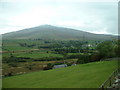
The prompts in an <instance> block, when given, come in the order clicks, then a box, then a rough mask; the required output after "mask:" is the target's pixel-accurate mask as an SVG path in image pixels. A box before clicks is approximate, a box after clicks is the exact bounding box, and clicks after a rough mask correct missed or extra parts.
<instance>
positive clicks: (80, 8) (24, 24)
mask: <svg viewBox="0 0 120 90" xmlns="http://www.w3.org/2000/svg"><path fill="white" fill-rule="evenodd" d="M13 1H14V0H12V1H11V0H2V1H1V2H2V6H0V8H2V9H3V10H0V12H2V14H1V16H0V24H1V25H0V31H2V33H5V32H9V31H15V30H20V29H23V28H29V27H34V26H38V25H42V24H51V25H56V26H64V27H70V28H75V29H78V30H84V31H88V32H93V33H103V34H110V33H111V34H117V33H118V32H117V26H118V25H117V19H118V18H117V3H116V2H114V3H113V2H112V3H111V1H113V0H109V2H107V3H106V2H82V1H79V0H69V2H68V0H64V1H63V0H60V1H58V0H53V1H54V2H53V1H49V0H35V1H34V0H29V1H28V0H24V1H23V0H15V1H14V2H13ZM105 1H108V0H105ZM114 1H117V0H114ZM28 2H29V3H28ZM5 30H6V31H5ZM3 31H4V32H3Z"/></svg>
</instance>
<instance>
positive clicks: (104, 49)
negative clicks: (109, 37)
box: [96, 41, 115, 58]
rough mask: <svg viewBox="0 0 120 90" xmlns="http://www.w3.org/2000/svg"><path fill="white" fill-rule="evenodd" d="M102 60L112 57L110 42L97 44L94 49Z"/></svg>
mask: <svg viewBox="0 0 120 90" xmlns="http://www.w3.org/2000/svg"><path fill="white" fill-rule="evenodd" d="M96 49H97V50H98V51H99V53H100V56H101V57H102V58H106V57H113V56H114V55H115V53H114V44H113V43H112V42H111V41H104V42H102V43H100V44H98V46H97V48H96Z"/></svg>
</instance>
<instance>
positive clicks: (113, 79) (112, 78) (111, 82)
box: [100, 68, 120, 90]
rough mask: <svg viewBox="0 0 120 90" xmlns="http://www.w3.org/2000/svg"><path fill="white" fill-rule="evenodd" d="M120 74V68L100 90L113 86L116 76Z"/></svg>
mask: <svg viewBox="0 0 120 90" xmlns="http://www.w3.org/2000/svg"><path fill="white" fill-rule="evenodd" d="M119 72H120V68H117V69H116V70H115V71H114V72H113V73H112V74H111V75H110V77H109V78H108V79H107V80H106V81H105V82H104V83H103V84H102V85H101V86H100V89H102V90H104V89H105V88H108V87H110V86H112V84H113V83H114V81H115V77H116V75H117V74H118V73H119Z"/></svg>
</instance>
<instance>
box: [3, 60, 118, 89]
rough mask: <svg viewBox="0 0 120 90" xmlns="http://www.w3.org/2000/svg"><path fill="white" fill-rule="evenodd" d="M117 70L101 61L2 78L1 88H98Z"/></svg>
mask: <svg viewBox="0 0 120 90" xmlns="http://www.w3.org/2000/svg"><path fill="white" fill-rule="evenodd" d="M116 68H117V62H116V61H101V62H93V63H87V64H81V65H77V66H70V67H66V68H59V69H54V70H48V71H40V72H34V73H28V74H24V75H18V76H12V77H7V78H3V82H2V84H3V88H99V87H100V85H101V84H102V83H103V82H104V81H105V80H106V79H108V77H109V75H110V74H111V73H112V72H113V71H114V70H115V69H116Z"/></svg>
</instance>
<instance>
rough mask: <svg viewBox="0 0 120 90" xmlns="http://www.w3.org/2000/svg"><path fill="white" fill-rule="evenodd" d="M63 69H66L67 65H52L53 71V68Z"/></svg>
mask: <svg viewBox="0 0 120 90" xmlns="http://www.w3.org/2000/svg"><path fill="white" fill-rule="evenodd" d="M63 67H67V64H61V65H54V66H53V69H55V68H63Z"/></svg>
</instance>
